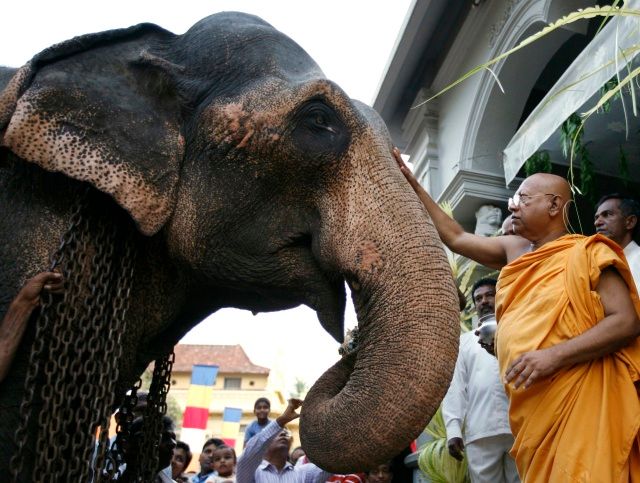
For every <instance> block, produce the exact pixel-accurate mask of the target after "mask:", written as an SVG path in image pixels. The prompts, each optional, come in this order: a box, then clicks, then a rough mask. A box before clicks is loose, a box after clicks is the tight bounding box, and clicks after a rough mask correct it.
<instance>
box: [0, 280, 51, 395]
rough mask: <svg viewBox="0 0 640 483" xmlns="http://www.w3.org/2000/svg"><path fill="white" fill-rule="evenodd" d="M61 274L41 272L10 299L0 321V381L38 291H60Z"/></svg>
mask: <svg viewBox="0 0 640 483" xmlns="http://www.w3.org/2000/svg"><path fill="white" fill-rule="evenodd" d="M62 288H63V279H62V275H61V274H59V273H55V272H42V273H39V274H38V275H36V276H35V277H33V278H31V279H29V280H27V282H26V283H25V284H24V286H23V287H22V289H20V292H18V295H16V297H15V298H14V299H13V300H12V301H11V304H10V305H9V309H8V310H7V313H6V314H5V316H4V317H3V318H2V323H0V382H2V381H3V380H4V378H5V377H6V376H7V373H8V372H9V368H10V367H11V363H12V362H13V358H14V356H15V354H16V350H17V349H18V345H19V344H20V341H21V340H22V336H23V335H24V331H25V329H26V328H27V322H28V321H29V317H30V316H31V314H32V312H33V311H34V309H35V308H36V307H37V306H38V305H40V293H41V292H42V291H43V290H46V291H48V292H51V293H61V292H62Z"/></svg>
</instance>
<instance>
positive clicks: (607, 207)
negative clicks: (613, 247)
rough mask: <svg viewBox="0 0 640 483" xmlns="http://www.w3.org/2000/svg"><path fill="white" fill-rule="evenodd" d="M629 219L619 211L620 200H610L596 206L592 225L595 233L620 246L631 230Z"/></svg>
mask: <svg viewBox="0 0 640 483" xmlns="http://www.w3.org/2000/svg"><path fill="white" fill-rule="evenodd" d="M629 218H631V217H626V216H624V215H623V214H622V211H620V200H619V199H617V198H611V199H608V200H606V201H604V202H603V203H602V204H601V205H600V206H598V209H597V211H596V215H595V217H594V223H593V224H594V225H595V227H596V232H597V233H601V234H602V235H604V236H606V237H608V238H611V239H612V240H613V241H614V242H616V243H617V244H618V245H622V243H623V241H624V239H625V236H626V235H627V233H628V232H629V231H630V230H631V229H632V228H633V226H630V225H629V223H630V220H629Z"/></svg>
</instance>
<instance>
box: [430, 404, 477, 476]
mask: <svg viewBox="0 0 640 483" xmlns="http://www.w3.org/2000/svg"><path fill="white" fill-rule="evenodd" d="M425 431H426V432H427V433H428V434H430V435H431V436H432V437H433V438H434V440H433V441H430V442H429V443H427V444H426V445H424V446H423V447H422V448H421V449H420V456H419V457H418V467H419V468H420V470H421V471H422V472H423V473H425V474H426V475H427V476H428V478H429V480H430V481H432V482H434V483H467V482H468V481H469V476H468V474H467V459H466V457H465V458H464V459H463V460H462V461H458V460H456V459H455V458H453V457H452V456H451V455H450V454H449V451H448V449H447V431H446V429H445V427H444V419H443V418H442V407H440V408H438V410H437V411H436V414H435V415H434V416H433V418H432V419H431V422H429V424H428V426H427V428H426V429H425Z"/></svg>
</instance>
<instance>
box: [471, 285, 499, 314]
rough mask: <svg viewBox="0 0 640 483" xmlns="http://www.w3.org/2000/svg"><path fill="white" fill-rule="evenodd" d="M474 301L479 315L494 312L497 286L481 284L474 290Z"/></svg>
mask: <svg viewBox="0 0 640 483" xmlns="http://www.w3.org/2000/svg"><path fill="white" fill-rule="evenodd" d="M473 303H474V304H475V306H476V312H478V317H482V316H483V315H487V314H493V313H494V312H495V307H496V288H495V287H494V286H493V285H480V286H479V287H478V288H477V289H476V291H475V292H473Z"/></svg>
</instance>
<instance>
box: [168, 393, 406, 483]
mask: <svg viewBox="0 0 640 483" xmlns="http://www.w3.org/2000/svg"><path fill="white" fill-rule="evenodd" d="M302 404H303V401H302V400H300V399H290V400H289V402H288V405H287V407H286V409H285V411H284V412H283V413H282V414H281V415H280V416H278V417H277V418H276V419H274V420H270V419H269V410H270V407H271V404H270V402H269V400H268V399H267V398H263V397H262V398H259V399H258V400H256V402H255V404H254V414H255V415H256V420H255V421H253V422H252V424H251V425H249V426H248V427H247V430H246V431H245V441H244V449H243V451H242V454H241V455H240V457H236V452H235V450H234V448H232V447H230V446H228V445H226V444H225V442H224V441H223V440H221V439H218V438H211V439H208V440H207V441H206V442H205V443H204V445H203V447H202V451H201V453H200V457H199V461H198V463H199V465H200V469H199V471H198V472H197V473H196V474H193V475H188V474H186V473H185V471H186V469H187V468H188V466H189V463H190V462H191V459H192V453H191V450H190V448H189V446H188V445H187V444H186V443H184V442H181V441H177V442H176V443H175V445H174V447H173V458H172V459H171V466H170V468H169V467H168V464H166V465H165V463H166V461H167V460H166V458H161V461H160V462H159V465H160V466H161V467H160V468H159V473H158V481H159V482H165V481H176V482H183V483H236V482H238V483H254V482H255V483H270V482H284V483H287V482H291V483H295V482H309V483H325V482H343V483H365V482H368V483H391V482H392V480H393V469H392V465H391V462H387V463H385V464H381V465H378V466H376V467H375V468H372V469H370V470H369V471H366V472H364V473H357V474H350V475H334V474H332V473H329V472H326V471H324V470H322V469H321V468H319V467H318V466H316V465H314V464H313V462H311V461H309V459H308V458H307V456H306V454H305V452H304V449H303V448H302V447H300V446H298V447H296V448H294V449H293V450H292V449H291V446H292V442H293V437H292V435H291V433H290V432H289V431H288V430H287V429H286V425H287V424H288V423H290V422H291V421H293V420H294V419H296V418H298V417H299V416H300V415H299V412H298V409H299V408H300V407H301V406H302ZM249 428H252V430H251V432H249V431H248V429H249ZM171 434H172V433H171ZM170 436H171V435H169V437H170ZM168 439H169V438H164V437H163V441H165V440H168ZM162 465H165V466H167V468H164V467H162ZM163 468H164V469H163ZM169 472H170V474H171V477H170V479H163V478H168V474H169Z"/></svg>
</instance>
